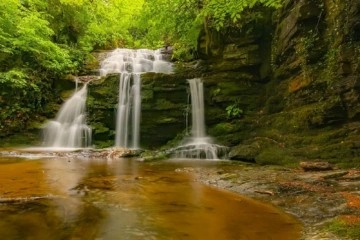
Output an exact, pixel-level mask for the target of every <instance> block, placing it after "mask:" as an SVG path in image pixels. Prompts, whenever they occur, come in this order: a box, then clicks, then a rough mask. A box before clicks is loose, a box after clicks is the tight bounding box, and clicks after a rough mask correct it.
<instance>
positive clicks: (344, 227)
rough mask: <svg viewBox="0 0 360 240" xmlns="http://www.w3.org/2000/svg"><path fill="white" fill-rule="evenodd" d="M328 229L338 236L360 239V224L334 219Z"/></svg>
mask: <svg viewBox="0 0 360 240" xmlns="http://www.w3.org/2000/svg"><path fill="white" fill-rule="evenodd" d="M327 229H328V230H329V231H331V232H333V233H335V234H336V235H338V236H341V237H346V238H351V239H360V223H359V222H358V221H357V222H354V223H347V222H345V221H343V220H341V219H334V220H332V221H331V222H330V223H328V224H327Z"/></svg>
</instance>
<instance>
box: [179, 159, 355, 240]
mask: <svg viewBox="0 0 360 240" xmlns="http://www.w3.org/2000/svg"><path fill="white" fill-rule="evenodd" d="M176 171H178V172H187V173H190V174H192V175H193V176H194V178H195V180H196V181H200V182H203V183H204V184H207V185H211V186H214V187H216V188H221V189H226V190H229V191H232V192H236V193H239V194H241V195H245V196H249V197H251V198H255V199H258V200H261V201H264V202H268V203H271V204H273V205H275V206H277V207H279V208H281V209H283V210H284V211H286V212H288V213H290V214H292V215H294V216H296V217H297V218H298V219H299V220H300V221H301V222H302V223H303V224H304V234H303V238H302V239H303V240H320V239H322V240H324V239H329V240H330V239H331V240H344V239H350V238H346V237H344V236H337V235H335V234H334V233H332V232H330V231H329V225H331V224H332V225H334V224H335V223H336V222H341V223H345V224H349V226H350V227H351V226H353V224H359V222H360V204H359V203H360V171H359V170H358V169H346V170H345V169H341V170H340V169H333V170H327V171H308V172H306V171H304V170H302V169H301V168H300V167H299V168H287V167H281V166H258V165H256V164H243V163H239V162H224V164H223V165H222V166H221V168H217V169H214V168H197V167H184V168H179V169H177V170H176ZM355 239H359V238H355Z"/></svg>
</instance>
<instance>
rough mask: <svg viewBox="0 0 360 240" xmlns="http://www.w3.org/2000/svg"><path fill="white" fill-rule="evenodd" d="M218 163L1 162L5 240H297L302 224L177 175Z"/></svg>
mask: <svg viewBox="0 0 360 240" xmlns="http://www.w3.org/2000/svg"><path fill="white" fill-rule="evenodd" d="M221 164H222V163H221V161H211V162H209V161H208V162H206V161H199V162H196V161H195V162H194V161H173V160H165V161H161V162H141V161H139V159H119V160H107V159H81V158H56V157H54V158H41V159H37V158H33V159H26V158H20V157H0V215H1V218H0V236H1V239H37V240H42V239H55V240H56V239H97V240H100V239H103V240H105V239H106V240H108V239H109V240H112V239H130V240H136V239H139V240H140V239H156V240H157V239H159V240H163V239H164V240H165V239H166V240H171V239H174V240H175V239H176V240H178V239H206V240H211V239H224V240H226V239H238V240H243V239H244V240H245V239H248V240H266V239H276V240H295V239H300V236H301V228H302V227H301V224H300V223H299V222H298V221H297V220H296V219H295V218H294V217H292V216H290V215H288V214H286V213H284V212H283V211H281V210H279V209H277V208H275V207H273V206H271V205H268V204H264V203H262V202H259V201H255V200H252V199H250V198H246V197H242V196H239V195H236V194H234V193H231V192H227V191H222V190H218V189H215V188H212V187H210V186H206V185H203V184H201V183H200V182H197V181H195V180H194V179H193V178H192V177H191V175H189V174H186V173H184V172H179V171H176V169H178V168H184V167H187V166H190V165H191V166H192V167H193V166H196V165H201V167H209V168H217V167H220V165H221Z"/></svg>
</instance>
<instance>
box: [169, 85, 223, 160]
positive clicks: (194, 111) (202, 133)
mask: <svg viewBox="0 0 360 240" xmlns="http://www.w3.org/2000/svg"><path fill="white" fill-rule="evenodd" d="M188 82H189V86H190V95H191V115H192V126H191V136H190V137H187V138H185V139H184V144H183V145H180V146H178V147H176V148H173V149H170V152H171V153H174V155H175V158H179V159H180V158H181V159H187V158H190V159H193V158H195V159H219V158H220V157H222V156H224V155H226V152H227V147H225V146H221V145H218V144H214V143H212V142H213V141H212V139H211V137H209V136H207V135H206V130H205V129H206V127H205V126H206V125H205V107H204V86H203V82H202V80H201V79H200V78H194V79H189V80H188Z"/></svg>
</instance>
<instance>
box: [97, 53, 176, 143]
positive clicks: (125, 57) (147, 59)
mask: <svg viewBox="0 0 360 240" xmlns="http://www.w3.org/2000/svg"><path fill="white" fill-rule="evenodd" d="M145 72H157V73H167V74H169V73H171V72H172V64H171V63H170V62H168V61H166V60H165V57H164V54H162V53H161V50H148V49H139V50H133V49H124V48H119V49H116V50H114V51H113V52H111V53H110V54H109V55H108V57H107V58H105V59H104V60H103V61H102V63H101V68H100V75H101V76H106V75H107V74H110V73H119V74H120V77H119V78H120V80H119V98H118V106H117V114H116V115H117V117H116V118H117V119H116V133H115V146H117V147H126V148H134V149H137V148H139V145H140V144H139V142H140V117H141V73H145Z"/></svg>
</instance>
